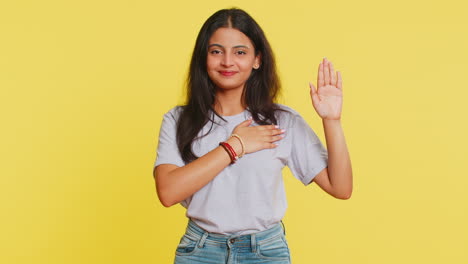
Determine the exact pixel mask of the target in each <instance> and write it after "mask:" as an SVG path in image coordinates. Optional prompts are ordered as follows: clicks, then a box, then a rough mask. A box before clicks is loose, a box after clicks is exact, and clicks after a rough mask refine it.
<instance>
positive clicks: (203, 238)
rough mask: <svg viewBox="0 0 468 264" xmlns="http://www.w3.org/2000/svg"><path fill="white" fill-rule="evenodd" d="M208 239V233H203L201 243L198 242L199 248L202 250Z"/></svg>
mask: <svg viewBox="0 0 468 264" xmlns="http://www.w3.org/2000/svg"><path fill="white" fill-rule="evenodd" d="M207 237H208V232H206V231H205V233H203V236H202V237H201V238H200V241H199V242H198V247H199V248H202V247H203V245H204V244H205V240H206V238H207Z"/></svg>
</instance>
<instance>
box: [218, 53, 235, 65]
mask: <svg viewBox="0 0 468 264" xmlns="http://www.w3.org/2000/svg"><path fill="white" fill-rule="evenodd" d="M233 64H234V61H233V58H232V54H230V53H229V52H226V53H224V56H223V59H222V60H221V65H223V66H225V67H229V66H232V65H233Z"/></svg>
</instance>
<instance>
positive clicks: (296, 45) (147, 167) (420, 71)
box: [0, 0, 468, 264]
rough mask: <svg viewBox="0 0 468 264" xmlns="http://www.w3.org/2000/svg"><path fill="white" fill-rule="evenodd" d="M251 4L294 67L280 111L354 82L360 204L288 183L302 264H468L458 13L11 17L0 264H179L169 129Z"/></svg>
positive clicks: (76, 6)
mask: <svg viewBox="0 0 468 264" xmlns="http://www.w3.org/2000/svg"><path fill="white" fill-rule="evenodd" d="M231 6H238V7H241V8H244V9H245V10H246V11H248V12H249V13H250V14H251V15H252V16H253V17H254V18H255V19H256V20H257V21H258V22H259V24H260V25H261V26H262V27H263V29H264V30H265V32H266V34H267V37H268V38H269V40H270V42H271V44H272V46H273V48H274V51H275V53H276V55H277V58H278V66H279V70H280V73H281V78H282V81H283V86H284V91H283V97H282V99H281V101H280V102H281V103H284V104H287V105H289V106H291V107H293V108H294V109H296V110H297V111H299V112H300V113H301V114H302V115H303V116H304V118H305V119H306V120H307V121H308V122H309V124H310V125H311V126H312V127H313V128H314V129H315V130H316V131H317V133H318V134H319V136H320V137H321V138H322V139H323V132H322V127H321V123H320V120H319V118H318V117H317V115H316V114H315V112H314V111H313V108H312V106H311V104H310V98H309V97H308V85H307V83H308V81H314V82H315V81H316V72H317V65H318V63H319V62H320V60H321V59H322V58H323V57H324V56H326V57H327V58H329V59H330V60H331V61H333V62H334V64H335V67H336V69H338V70H341V71H342V73H343V82H344V92H345V103H344V104H345V105H344V114H343V121H342V122H343V126H344V129H345V134H346V137H347V140H348V145H349V148H350V152H351V155H352V162H353V168H354V176H355V188H354V193H353V197H352V198H351V199H350V200H347V201H342V200H337V199H334V198H332V197H331V196H328V195H327V194H325V193H324V192H323V191H321V190H320V189H319V188H318V187H317V186H316V185H315V184H314V185H312V186H309V187H307V188H304V187H303V186H302V185H301V184H300V183H299V182H298V181H297V180H295V179H294V178H293V177H292V176H291V175H290V174H289V171H287V170H286V173H285V179H286V184H287V193H288V199H289V209H288V212H287V214H286V217H285V224H286V229H287V236H288V240H289V243H290V246H291V251H292V257H293V261H294V263H324V264H328V263H329V264H333V263H359V264H362V263H372V264H374V263H380V264H384V263H451V264H452V263H468V250H467V249H468V224H467V223H468V192H467V191H466V189H467V187H468V173H467V168H468V166H467V163H468V151H467V149H468V142H467V139H466V137H467V135H468V129H467V117H466V115H467V114H468V109H467V103H466V101H467V98H468V91H467V90H468V85H467V84H468V82H467V77H466V75H467V71H468V62H467V61H468V48H467V47H468V19H467V18H466V10H468V6H467V4H466V2H465V1H462V0H458V1H455V0H448V1H437V2H436V1H422V0H419V1H406V0H405V1H403V0H395V1H390V2H389V1H387V2H381V1H370V0H368V1H364V0H356V1H341V2H340V1H292V0H291V1H278V2H273V1H266V0H265V1H252V0H245V1H219V0H218V1H186V2H182V1H164V2H162V1H130V0H128V1H90V0H83V1H51V0H44V1H3V2H2V4H0V38H1V40H0V88H1V94H0V113H1V114H0V116H1V119H0V120H1V127H2V128H1V132H0V133H1V136H0V145H1V147H0V155H1V166H0V205H1V207H0V212H1V217H0V263H28V264H30V263H47V264H55V263H60V264H63V263H67V264H74V263H76V264H78V263H79V264H82V263H171V262H172V259H173V252H174V250H175V247H176V245H177V242H178V241H179V239H180V236H181V235H182V233H183V231H184V228H185V225H186V219H185V216H184V210H183V208H182V207H181V206H174V207H172V208H169V209H167V208H164V207H163V206H161V205H160V204H159V202H158V199H157V196H156V193H155V187H154V181H153V178H152V174H151V172H152V166H153V162H154V158H155V150H156V145H157V137H158V130H159V126H160V122H161V119H162V115H163V114H164V113H165V112H166V111H167V110H168V109H170V108H171V107H173V106H174V105H175V104H178V103H181V102H182V97H183V93H182V84H183V79H184V76H185V73H186V69H187V65H188V60H189V58H190V53H191V51H192V48H193V44H194V41H195V37H196V34H197V33H198V30H199V28H200V27H201V25H202V23H203V22H204V21H205V19H207V18H208V17H209V16H210V15H211V14H212V13H213V12H215V11H216V10H218V9H221V8H226V7H231Z"/></svg>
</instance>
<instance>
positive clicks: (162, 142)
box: [154, 105, 328, 235]
mask: <svg viewBox="0 0 468 264" xmlns="http://www.w3.org/2000/svg"><path fill="white" fill-rule="evenodd" d="M278 106H280V107H281V108H282V109H285V110H287V111H289V112H283V111H277V113H276V117H277V121H278V125H279V127H280V128H281V129H285V130H286V132H285V137H284V138H283V139H281V140H280V141H278V142H277V143H278V144H279V146H278V147H276V148H274V149H264V150H260V151H257V152H254V153H249V154H246V155H245V156H244V157H242V158H241V159H239V160H238V161H237V162H236V163H234V164H232V165H229V166H227V167H226V168H225V169H223V170H222V171H221V172H220V173H219V174H218V175H217V176H216V177H215V178H214V179H213V180H212V181H211V182H209V183H208V184H207V185H205V186H204V187H203V188H201V189H200V190H199V191H197V192H196V193H194V194H193V195H192V196H191V197H189V198H187V199H186V200H184V201H182V202H181V204H182V206H184V207H185V208H187V212H186V215H187V217H189V218H190V219H192V220H193V221H194V222H195V223H196V224H198V225H199V226H200V227H202V228H203V229H205V230H207V231H208V232H213V233H220V234H237V235H244V234H250V233H254V232H259V231H263V230H266V229H269V228H271V227H272V226H274V225H275V224H277V223H278V222H279V221H281V219H282V218H283V216H284V214H285V212H286V208H287V202H286V195H285V190H284V184H283V177H282V173H281V170H282V169H283V167H284V166H288V167H289V169H290V170H291V172H292V174H293V175H294V177H296V178H297V179H299V180H300V181H301V182H302V183H303V184H304V185H307V184H309V183H310V182H311V181H312V179H313V178H314V177H315V176H316V175H317V174H318V173H319V172H320V171H322V170H323V169H324V168H326V167H327V158H328V155H327V151H326V149H325V148H324V147H323V145H322V143H321V142H320V140H319V139H318V137H317V135H316V134H315V133H314V131H313V130H312V129H311V128H310V126H309V125H308V124H307V123H306V122H305V120H304V119H303V118H302V117H301V116H300V115H299V114H298V113H297V112H296V111H294V110H292V109H291V108H289V107H286V106H284V105H278ZM180 111H181V108H180V107H174V108H173V109H171V110H170V111H169V112H167V113H166V114H165V115H164V118H163V121H162V124H161V130H160V134H159V144H158V149H157V158H156V161H155V163H154V167H156V166H158V165H160V164H174V165H177V166H179V167H182V166H184V165H185V163H184V161H183V160H182V158H181V155H180V153H179V150H178V147H177V141H176V127H177V126H176V124H177V120H178V117H179V114H180ZM214 116H215V121H216V123H218V124H220V125H218V124H213V127H212V129H211V132H210V133H209V134H208V135H207V136H205V137H202V138H201V139H198V140H196V141H195V142H194V143H193V145H192V149H193V152H194V154H195V155H197V156H198V157H201V156H203V155H205V154H206V153H208V152H210V151H211V150H213V149H214V148H216V147H218V146H219V142H222V141H225V140H227V139H228V138H229V136H230V135H231V134H232V130H233V129H234V128H235V127H236V126H237V125H238V124H239V123H241V122H243V121H245V120H246V119H247V118H248V117H249V112H248V111H247V110H245V111H244V112H242V113H240V114H237V115H234V116H223V118H224V119H225V120H226V121H223V120H221V119H220V118H219V117H217V116H216V115H214ZM252 125H253V126H256V125H258V124H256V123H253V124H252ZM211 126H212V123H211V122H208V123H207V124H206V125H205V127H204V128H203V129H202V131H200V134H199V135H203V134H205V133H206V132H207V131H208V130H209V129H210V127H211ZM226 155H227V154H226Z"/></svg>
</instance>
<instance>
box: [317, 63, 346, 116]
mask: <svg viewBox="0 0 468 264" xmlns="http://www.w3.org/2000/svg"><path fill="white" fill-rule="evenodd" d="M309 86H310V97H311V99H312V105H313V106H314V108H315V111H316V112H317V114H318V115H319V116H320V117H321V118H322V119H326V120H339V119H340V118H341V109H342V105H343V89H342V80H341V73H340V72H336V74H335V70H334V68H333V64H332V63H331V62H330V61H328V60H327V59H326V58H324V59H323V61H322V62H321V63H320V65H319V70H318V77H317V86H318V88H317V89H316V88H315V86H314V85H313V84H312V83H309Z"/></svg>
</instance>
